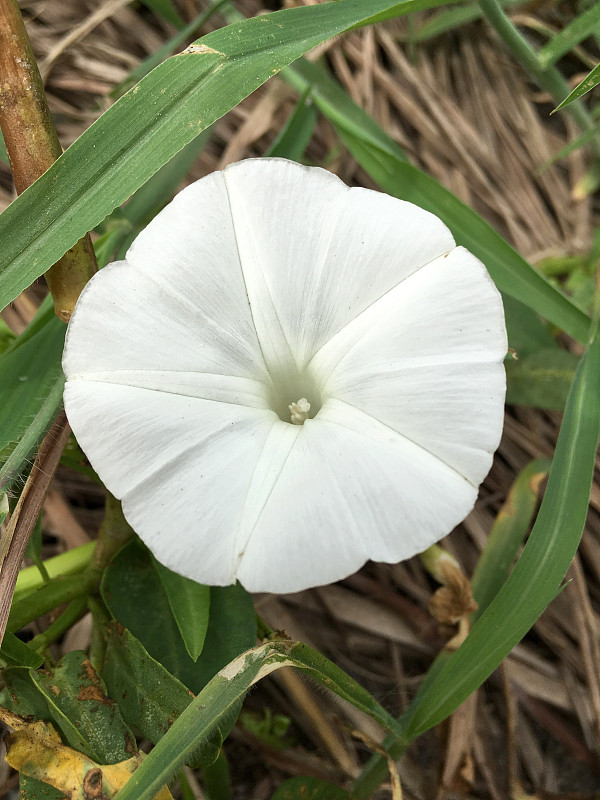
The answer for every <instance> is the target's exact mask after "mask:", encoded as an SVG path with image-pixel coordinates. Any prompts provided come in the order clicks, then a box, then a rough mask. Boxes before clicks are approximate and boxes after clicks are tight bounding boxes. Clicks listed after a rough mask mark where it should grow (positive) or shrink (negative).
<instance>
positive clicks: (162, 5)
mask: <svg viewBox="0 0 600 800" xmlns="http://www.w3.org/2000/svg"><path fill="white" fill-rule="evenodd" d="M142 3H143V4H144V5H145V6H146V8H149V9H150V10H151V11H154V13H155V14H156V16H157V17H161V18H162V19H164V20H165V22H169V23H170V24H171V25H173V26H174V27H175V28H180V27H181V26H182V25H184V24H185V23H184V21H183V18H182V17H181V14H180V13H179V11H177V9H176V8H175V6H174V5H173V3H172V2H171V0H142Z"/></svg>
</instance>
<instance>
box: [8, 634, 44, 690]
mask: <svg viewBox="0 0 600 800" xmlns="http://www.w3.org/2000/svg"><path fill="white" fill-rule="evenodd" d="M0 659H2V661H3V662H4V663H5V664H6V665H7V666H9V667H32V668H33V669H37V668H38V667H41V665H42V664H43V663H44V659H43V658H42V656H40V655H39V654H38V653H34V652H33V650H31V648H29V647H28V646H27V645H26V644H25V642H22V641H21V640H20V639H19V638H18V636H15V634H14V633H5V634H4V638H3V639H2V647H1V648H0ZM0 705H1V703H0Z"/></svg>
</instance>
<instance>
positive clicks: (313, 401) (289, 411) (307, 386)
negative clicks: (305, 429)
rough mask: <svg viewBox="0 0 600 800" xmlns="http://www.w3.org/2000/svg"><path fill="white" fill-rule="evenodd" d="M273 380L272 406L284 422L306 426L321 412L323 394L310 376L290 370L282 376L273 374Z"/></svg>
mask: <svg viewBox="0 0 600 800" xmlns="http://www.w3.org/2000/svg"><path fill="white" fill-rule="evenodd" d="M271 380H272V381H273V383H272V386H271V392H270V395H271V397H270V405H271V408H272V409H273V411H274V412H275V413H276V414H277V416H278V417H279V419H280V420H282V421H283V422H288V423H289V424H291V425H304V423H305V422H306V420H307V419H313V418H314V417H316V415H317V414H318V413H319V411H320V410H321V392H320V391H319V389H318V387H317V386H316V385H315V383H314V381H313V380H312V378H311V376H310V375H307V374H306V373H304V374H302V375H301V374H300V373H299V372H297V371H296V370H293V369H289V370H286V371H285V372H283V371H282V372H281V373H280V374H277V373H275V374H274V373H273V372H272V373H271ZM297 398H300V399H297Z"/></svg>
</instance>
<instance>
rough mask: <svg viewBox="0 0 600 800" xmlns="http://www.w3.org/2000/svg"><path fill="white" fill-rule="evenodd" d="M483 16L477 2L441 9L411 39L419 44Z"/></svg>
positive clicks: (508, 1) (520, 0) (509, 0)
mask: <svg viewBox="0 0 600 800" xmlns="http://www.w3.org/2000/svg"><path fill="white" fill-rule="evenodd" d="M526 2H527V0H502V5H503V6H504V7H505V8H506V7H513V6H519V5H525V4H526ZM482 16H483V12H482V10H481V8H480V7H479V5H478V4H477V3H466V4H464V5H461V6H458V7H457V8H451V9H449V10H448V11H440V12H439V13H438V14H436V15H435V16H432V17H431V18H429V19H427V20H426V21H425V22H423V23H422V24H421V25H419V27H418V28H417V29H416V30H415V31H414V32H413V33H412V34H411V35H410V39H411V41H412V42H413V43H417V44H418V43H420V42H426V41H429V40H430V39H434V38H435V37H436V36H440V35H441V34H443V33H447V32H448V31H452V30H455V29H456V28H460V27H462V26H463V25H466V24H467V23H469V22H473V21H474V20H476V19H481V17H482ZM406 38H408V37H406Z"/></svg>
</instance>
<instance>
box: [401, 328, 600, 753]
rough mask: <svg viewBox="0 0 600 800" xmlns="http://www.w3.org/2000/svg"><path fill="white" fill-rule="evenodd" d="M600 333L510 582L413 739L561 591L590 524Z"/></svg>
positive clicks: (464, 693) (431, 698)
mask: <svg viewBox="0 0 600 800" xmlns="http://www.w3.org/2000/svg"><path fill="white" fill-rule="evenodd" d="M599 396H600V338H596V339H594V340H593V341H592V343H591V344H590V346H589V347H588V350H587V352H586V354H585V356H584V357H583V359H582V361H581V364H580V365H579V367H578V369H577V372H576V374H575V379H574V381H573V385H572V387H571V391H570V393H569V399H568V402H567V406H566V408H565V414H564V419H563V423H562V426H561V429H560V434H559V438H558V443H557V446H556V453H555V456H554V459H553V462H552V468H551V470H550V476H549V478H548V486H547V489H546V493H545V496H544V500H543V502H542V505H541V507H540V511H539V514H538V516H537V519H536V522H535V524H534V526H533V530H532V532H531V535H530V537H529V540H528V542H527V544H526V546H525V548H524V550H523V554H522V555H521V558H520V559H519V561H518V562H517V564H516V566H515V568H514V570H513V571H512V573H511V574H510V576H509V578H508V580H507V581H506V583H505V584H504V585H503V587H502V589H501V590H500V591H499V592H498V594H497V595H496V597H495V598H494V600H493V601H492V602H491V603H490V605H489V606H488V607H487V609H486V610H485V612H484V613H483V614H482V615H481V617H480V618H479V620H478V621H477V623H476V624H475V626H474V627H473V630H472V631H471V633H470V634H469V636H468V637H467V639H466V640H465V642H464V643H463V645H462V646H461V647H460V648H459V649H458V650H457V651H456V653H454V654H453V656H452V657H451V658H450V659H449V661H448V663H447V664H446V666H445V668H444V669H443V670H442V671H441V672H440V674H439V675H438V676H437V678H436V680H435V681H434V682H433V683H432V684H431V685H430V687H429V690H428V691H427V693H426V694H425V696H423V697H422V698H421V701H420V703H419V705H418V707H416V708H415V709H414V712H413V713H412V714H411V717H410V721H409V722H408V725H407V726H406V728H405V735H406V737H407V738H410V739H413V738H415V737H417V736H419V735H420V734H421V733H423V732H424V731H426V730H428V729H429V728H431V727H432V726H433V725H436V724H437V723H438V722H441V720H443V719H445V718H446V717H447V716H448V715H449V714H451V713H452V711H454V710H455V709H456V708H457V707H458V706H459V705H460V703H462V702H463V700H465V699H466V698H467V697H468V696H469V694H471V692H473V691H474V690H475V689H476V688H477V687H478V686H480V685H481V683H482V682H483V681H484V680H485V679H486V678H487V677H488V675H490V673H491V672H492V671H493V670H494V669H496V667H497V666H498V664H500V662H501V661H502V659H503V658H505V656H507V655H508V653H509V652H510V651H511V650H512V648H513V647H514V646H515V645H516V644H517V642H519V641H520V639H522V637H523V636H524V635H525V634H526V633H527V631H528V630H529V629H530V628H531V626H532V625H533V624H534V622H535V621H536V620H537V619H538V617H539V616H540V615H541V614H542V612H543V611H544V609H545V608H546V606H547V605H548V604H549V603H550V602H551V601H552V600H553V599H554V597H555V596H556V595H557V593H558V592H559V591H560V583H561V581H562V579H563V577H564V575H565V573H566V571H567V569H568V567H569V564H570V563H571V561H572V559H573V556H574V555H575V551H576V550H577V546H578V544H579V540H580V538H581V532H582V530H583V526H584V524H585V519H586V515H587V510H588V502H589V496H590V487H591V482H592V476H593V471H594V462H595V455H596V448H597V444H598V434H599V431H600V405H598V397H599Z"/></svg>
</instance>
